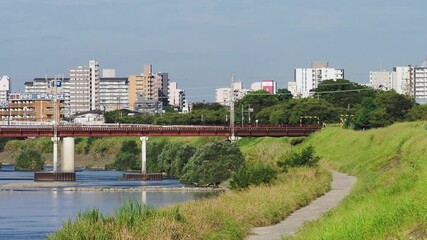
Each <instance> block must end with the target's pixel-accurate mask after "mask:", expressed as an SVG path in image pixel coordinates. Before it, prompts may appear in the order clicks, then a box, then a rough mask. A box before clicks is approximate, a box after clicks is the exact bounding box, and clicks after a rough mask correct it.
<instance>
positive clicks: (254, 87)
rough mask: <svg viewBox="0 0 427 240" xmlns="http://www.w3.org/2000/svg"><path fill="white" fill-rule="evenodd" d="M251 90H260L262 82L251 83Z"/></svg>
mask: <svg viewBox="0 0 427 240" xmlns="http://www.w3.org/2000/svg"><path fill="white" fill-rule="evenodd" d="M251 90H252V91H259V90H262V82H254V83H252V84H251Z"/></svg>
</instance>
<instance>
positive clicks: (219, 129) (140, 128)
mask: <svg viewBox="0 0 427 240" xmlns="http://www.w3.org/2000/svg"><path fill="white" fill-rule="evenodd" d="M321 127H322V126H321V125H262V126H261V125H260V126H249V125H248V126H235V127H234V135H235V136H236V137H284V136H295V137H296V136H308V135H309V134H311V133H313V132H315V131H317V130H319V129H321ZM54 133H55V130H54V127H53V126H52V125H0V137H53V136H54ZM230 135H231V128H230V126H196V125H191V126H189V125H147V124H121V125H115V124H101V125H71V124H67V125H58V126H57V136H58V137H123V136H140V137H141V136H230Z"/></svg>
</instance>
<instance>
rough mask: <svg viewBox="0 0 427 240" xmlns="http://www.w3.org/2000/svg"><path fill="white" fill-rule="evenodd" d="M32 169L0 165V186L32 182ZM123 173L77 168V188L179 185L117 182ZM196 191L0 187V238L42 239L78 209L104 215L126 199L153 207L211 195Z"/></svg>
mask: <svg viewBox="0 0 427 240" xmlns="http://www.w3.org/2000/svg"><path fill="white" fill-rule="evenodd" d="M33 175H34V173H33V172H20V171H13V166H3V169H2V170H1V171H0V186H1V185H3V184H11V183H27V182H28V183H32V182H33V180H32V179H33ZM122 175H123V172H120V171H94V170H81V171H78V172H77V183H78V184H79V185H78V188H94V187H114V188H134V187H139V186H162V187H182V186H183V185H182V184H180V183H179V182H178V181H177V180H171V179H167V180H162V181H150V182H139V181H121V180H119V179H120V177H121V176H122ZM211 195H212V193H200V192H187V191H185V192H176V191H174V192H157V191H154V192H150V191H87V190H85V191H64V188H57V187H46V188H27V189H13V190H3V191H1V190H0V239H45V238H46V237H47V236H48V235H49V234H51V233H53V232H55V230H57V229H58V228H60V227H61V225H62V223H63V222H64V221H67V220H68V219H72V218H73V217H74V216H75V214H76V213H77V212H79V211H84V210H86V209H89V208H98V209H100V210H101V211H102V212H103V213H105V214H111V213H114V209H116V208H118V207H120V206H121V205H122V203H123V202H124V201H126V200H132V201H138V202H140V203H142V204H148V205H151V206H153V207H161V206H166V205H170V204H176V203H179V202H184V201H189V200H197V199H201V198H206V197H209V196H211Z"/></svg>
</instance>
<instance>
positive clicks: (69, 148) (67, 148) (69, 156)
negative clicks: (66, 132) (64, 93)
mask: <svg viewBox="0 0 427 240" xmlns="http://www.w3.org/2000/svg"><path fill="white" fill-rule="evenodd" d="M59 141H61V139H60V138H58V137H53V138H52V142H53V172H35V173H34V181H76V173H75V171H74V138H73V137H64V138H63V139H62V147H61V171H58V142H59Z"/></svg>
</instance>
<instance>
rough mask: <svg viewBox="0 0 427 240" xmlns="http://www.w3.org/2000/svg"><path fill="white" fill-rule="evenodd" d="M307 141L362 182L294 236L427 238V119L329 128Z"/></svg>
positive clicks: (327, 163) (330, 162)
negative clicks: (362, 127)
mask: <svg viewBox="0 0 427 240" xmlns="http://www.w3.org/2000/svg"><path fill="white" fill-rule="evenodd" d="M308 143H310V144H313V145H314V146H316V153H317V154H318V155H320V156H321V157H322V159H323V160H322V164H323V165H324V166H329V167H332V168H334V169H337V170H338V171H342V172H347V173H349V174H351V175H354V176H357V178H358V182H357V184H356V185H355V187H354V188H353V190H352V192H351V194H350V195H349V196H348V197H347V198H346V199H345V200H344V201H343V202H342V204H340V205H339V207H337V208H335V209H334V210H332V211H331V212H329V213H327V214H326V215H325V216H324V217H323V218H321V219H319V220H318V221H315V222H312V223H309V224H307V225H306V226H305V227H304V228H303V229H302V231H301V233H300V234H298V236H297V237H296V239H427V123H426V122H416V123H401V124H395V125H393V126H391V127H388V128H384V129H376V130H369V131H361V132H355V131H351V130H343V129H339V128H327V129H325V130H323V131H322V132H320V133H316V134H315V135H313V136H312V137H311V138H310V140H309V141H308Z"/></svg>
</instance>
